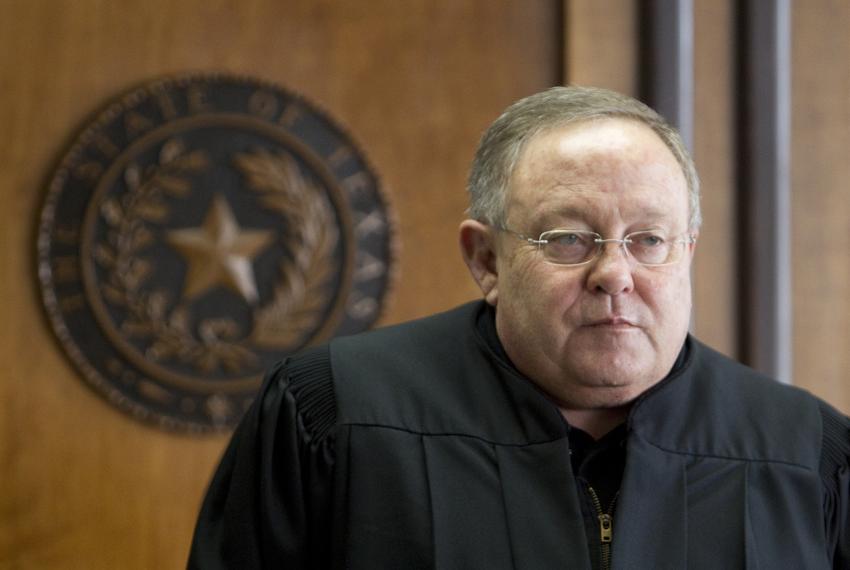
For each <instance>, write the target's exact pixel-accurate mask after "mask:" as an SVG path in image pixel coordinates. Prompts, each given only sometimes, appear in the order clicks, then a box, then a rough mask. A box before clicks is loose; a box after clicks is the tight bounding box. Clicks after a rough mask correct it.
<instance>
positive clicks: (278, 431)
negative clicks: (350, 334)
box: [188, 347, 336, 570]
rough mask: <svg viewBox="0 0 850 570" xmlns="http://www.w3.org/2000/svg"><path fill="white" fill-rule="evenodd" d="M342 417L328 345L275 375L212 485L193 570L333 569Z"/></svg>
mask: <svg viewBox="0 0 850 570" xmlns="http://www.w3.org/2000/svg"><path fill="white" fill-rule="evenodd" d="M335 421H336V405H335V399H334V392H333V381H332V377H331V367H330V357H329V353H328V349H327V347H319V348H316V349H311V350H310V351H307V352H305V353H303V354H301V355H299V356H296V357H293V358H290V359H289V360H287V361H285V362H283V363H280V364H278V365H276V366H275V367H273V368H272V369H271V370H270V371H269V372H268V374H267V375H266V378H265V380H264V382H263V387H262V388H261V390H260V392H259V394H258V396H257V399H256V400H255V401H254V403H253V405H252V406H251V408H250V409H249V411H248V412H247V413H246V415H245V417H244V418H243V419H242V421H241V422H240V424H239V426H238V428H237V429H236V431H235V432H234V434H233V437H232V439H231V441H230V444H229V446H228V447H227V450H226V451H225V453H224V456H223V458H222V460H221V463H220V465H219V467H218V470H217V471H216V473H215V475H214V477H213V479H212V482H211V483H210V486H209V490H208V491H207V495H206V498H205V499H204V503H203V506H202V507H201V512H200V515H199V517H198V522H197V525H196V528H195V535H194V539H193V542H192V549H191V552H190V555H189V564H188V567H189V568H190V569H203V570H217V569H224V568H230V569H239V570H251V569H254V568H271V567H275V568H277V567H280V568H305V569H306V568H319V567H326V566H327V565H328V560H327V558H328V557H329V556H330V550H331V549H330V547H329V546H330V534H331V520H330V519H331V495H332V490H333V487H332V473H333V466H334V438H333V435H332V433H333V430H332V428H333V425H334V423H335Z"/></svg>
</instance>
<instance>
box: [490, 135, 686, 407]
mask: <svg viewBox="0 0 850 570" xmlns="http://www.w3.org/2000/svg"><path fill="white" fill-rule="evenodd" d="M688 213H689V211H688V193H687V183H686V181H685V177H684V175H683V174H682V170H681V167H680V166H679V164H678V162H676V159H675V158H674V157H673V155H672V153H671V152H670V150H669V149H668V148H667V147H666V146H665V145H664V143H663V142H662V141H661V139H660V138H658V136H657V135H656V134H655V133H654V132H653V131H652V130H651V129H650V128H649V127H647V126H645V125H643V124H641V123H638V122H635V121H629V120H624V119H605V120H600V121H588V122H583V123H579V124H574V125H568V126H566V127H562V128H557V129H554V130H552V131H549V132H544V133H542V134H539V135H538V136H536V137H535V138H533V139H532V140H531V141H529V143H528V144H527V146H526V147H525V149H524V151H523V153H522V154H521V155H520V158H519V160H518V162H517V165H516V168H515V170H514V173H513V176H512V178H511V181H510V188H509V193H508V199H507V211H506V215H507V224H506V225H507V227H508V228H510V229H512V230H515V231H517V232H519V233H522V234H525V235H527V236H532V237H535V238H536V237H537V236H538V235H539V234H540V233H542V232H544V231H547V230H552V229H574V230H591V231H595V232H597V233H599V234H601V235H602V236H603V238H622V237H623V236H624V235H626V234H628V233H631V232H635V231H638V230H645V229H651V228H661V229H664V230H666V231H667V232H668V234H669V235H671V236H674V237H680V236H681V237H684V236H686V235H687V233H688ZM492 239H493V244H494V251H495V263H494V267H495V273H496V275H495V282H494V286H493V288H492V289H491V290H490V291H489V292H488V294H487V296H486V298H487V300H488V302H490V303H491V304H494V305H495V307H496V328H497V331H498V334H499V338H500V339H501V341H502V343H503V345H504V347H505V350H506V351H507V353H508V355H509V356H510V358H511V360H512V361H513V362H514V364H515V365H516V366H517V368H518V369H519V370H520V371H521V372H523V373H524V374H525V375H526V376H528V377H529V378H530V379H532V380H534V381H535V382H537V383H538V384H539V385H540V386H541V387H542V388H543V389H544V390H545V391H546V392H547V393H549V394H550V396H552V397H553V398H554V399H555V400H556V401H557V402H558V403H559V404H560V405H562V406H564V407H567V408H578V409H586V408H599V407H612V406H619V405H622V404H625V403H628V402H630V401H631V400H633V399H634V398H635V397H637V396H638V395H640V394H641V393H642V392H644V391H645V390H646V389H647V388H649V387H650V386H652V385H654V384H655V383H657V382H658V381H659V380H661V379H662V378H663V377H664V376H665V375H666V374H667V373H668V372H669V370H670V369H671V367H672V366H673V363H674V361H675V359H676V356H677V355H678V352H679V350H680V349H681V346H682V343H683V342H684V338H685V335H686V334H687V329H688V322H689V317H690V311H691V283H690V272H689V269H690V264H691V259H692V255H693V246H691V245H688V246H687V250H686V253H685V255H684V256H683V258H682V259H681V260H680V261H679V262H678V263H676V264H674V265H668V266H661V267H645V266H642V265H640V264H638V263H637V262H636V261H635V260H634V259H632V258H631V257H629V256H628V255H627V254H626V252H625V251H624V249H623V247H622V246H620V245H618V244H606V245H605V248H604V250H603V253H602V255H601V256H600V257H598V258H596V259H595V260H593V261H591V262H590V263H587V264H585V265H581V266H572V267H570V266H560V265H554V264H551V263H549V262H547V261H545V260H544V258H543V254H542V252H541V251H539V250H538V248H537V246H536V245H533V244H529V243H526V242H524V241H523V240H521V239H518V238H517V237H516V236H515V235H512V234H510V233H508V232H496V233H494V234H493V237H492Z"/></svg>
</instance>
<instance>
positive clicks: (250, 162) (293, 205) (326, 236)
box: [234, 149, 339, 347]
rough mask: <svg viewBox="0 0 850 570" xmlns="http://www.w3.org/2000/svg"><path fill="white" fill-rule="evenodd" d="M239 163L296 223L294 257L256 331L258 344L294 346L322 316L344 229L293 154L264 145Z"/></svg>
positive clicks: (285, 264) (266, 199)
mask: <svg viewBox="0 0 850 570" xmlns="http://www.w3.org/2000/svg"><path fill="white" fill-rule="evenodd" d="M234 163H235V164H236V166H237V168H238V169H239V170H241V171H242V173H243V174H244V175H245V177H246V178H247V180H248V187H249V188H251V189H252V190H254V191H255V192H257V194H258V195H259V199H260V202H261V204H263V205H264V206H265V207H267V208H269V209H271V210H274V211H276V212H278V213H280V214H281V215H282V216H283V217H284V218H285V219H286V220H287V221H288V227H289V228H291V236H290V238H291V239H290V243H293V244H295V247H294V248H292V258H291V259H289V258H284V260H283V261H281V264H280V267H279V273H280V275H281V280H280V281H279V282H278V284H277V285H276V286H275V289H274V296H273V299H272V301H271V302H270V303H268V304H267V305H265V306H264V307H262V308H260V309H258V310H257V311H256V313H255V315H254V331H253V333H252V341H253V342H254V343H255V344H257V345H260V346H273V347H290V346H293V345H295V344H296V343H299V342H303V340H304V337H305V335H306V334H307V333H308V331H311V330H314V329H315V328H316V326H317V324H318V322H319V320H320V319H321V317H322V313H323V311H324V308H325V306H326V303H327V286H328V284H329V283H330V281H331V278H332V277H333V274H334V265H333V256H332V253H333V250H334V248H336V245H337V241H338V239H339V233H338V231H337V229H336V225H335V224H334V223H333V219H332V216H333V215H332V211H331V208H330V204H329V203H328V201H327V198H326V197H325V196H324V194H323V193H322V192H320V191H319V189H318V188H316V186H315V184H313V183H312V182H310V181H308V180H307V179H306V178H305V177H304V176H303V175H302V174H301V172H300V170H299V168H298V165H297V164H296V162H295V160H294V159H293V158H292V157H291V156H290V155H288V154H283V153H282V154H272V153H270V152H269V151H267V150H265V149H261V150H258V151H255V152H252V153H240V154H237V155H236V157H235V158H234Z"/></svg>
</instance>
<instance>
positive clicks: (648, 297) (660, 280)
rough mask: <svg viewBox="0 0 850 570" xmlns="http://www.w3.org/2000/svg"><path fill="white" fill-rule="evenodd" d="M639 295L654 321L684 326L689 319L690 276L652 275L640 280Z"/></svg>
mask: <svg viewBox="0 0 850 570" xmlns="http://www.w3.org/2000/svg"><path fill="white" fill-rule="evenodd" d="M639 287H640V289H639V292H640V295H641V297H642V298H643V300H644V302H645V303H646V304H647V306H648V307H649V308H650V310H651V311H652V313H653V315H654V316H655V320H656V322H666V323H670V324H671V325H680V324H681V323H682V322H683V321H684V323H685V326H687V322H688V321H689V320H690V313H691V287H690V277H689V276H688V275H687V274H684V275H681V274H679V275H663V274H658V275H653V276H652V277H651V278H648V279H644V280H641V281H640V285H639Z"/></svg>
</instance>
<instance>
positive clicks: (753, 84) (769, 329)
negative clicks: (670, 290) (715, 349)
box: [739, 0, 792, 383]
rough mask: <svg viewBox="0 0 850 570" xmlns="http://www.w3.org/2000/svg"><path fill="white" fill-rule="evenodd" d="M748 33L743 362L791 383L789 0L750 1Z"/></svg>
mask: <svg viewBox="0 0 850 570" xmlns="http://www.w3.org/2000/svg"><path fill="white" fill-rule="evenodd" d="M744 3H745V10H744V11H743V16H744V17H743V19H742V27H741V33H742V35H743V37H742V41H741V42H740V44H739V45H741V46H742V48H743V50H744V53H743V57H742V58H741V61H742V63H743V69H742V70H741V77H740V84H741V86H742V93H743V100H742V102H741V107H742V108H741V115H742V120H741V121H739V125H740V128H741V129H742V130H741V132H740V137H741V140H742V143H743V144H742V145H741V148H742V149H743V154H742V156H741V167H740V169H739V171H740V183H741V186H740V188H741V200H742V211H743V212H744V216H742V223H743V227H742V228H741V235H742V236H743V238H744V240H743V241H744V243H745V244H746V248H745V251H744V255H743V264H742V267H741V270H742V271H741V277H742V285H743V289H744V290H743V291H742V297H743V300H744V302H743V303H742V309H743V311H742V313H743V322H742V329H743V330H742V335H741V338H742V340H743V344H744V346H742V347H741V348H742V350H741V353H742V356H743V358H744V361H745V362H747V364H749V365H750V366H753V367H754V368H756V369H757V370H760V371H761V372H764V373H766V374H769V375H771V376H773V377H775V378H777V379H778V380H780V381H781V382H785V383H790V382H791V374H792V357H791V351H792V343H791V315H792V305H791V303H792V300H791V248H790V240H789V236H790V231H791V208H790V200H791V196H790V148H791V147H790V120H791V113H790V108H791V82H790V79H791V53H790V46H791V12H790V2H789V0H745V1H744Z"/></svg>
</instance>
